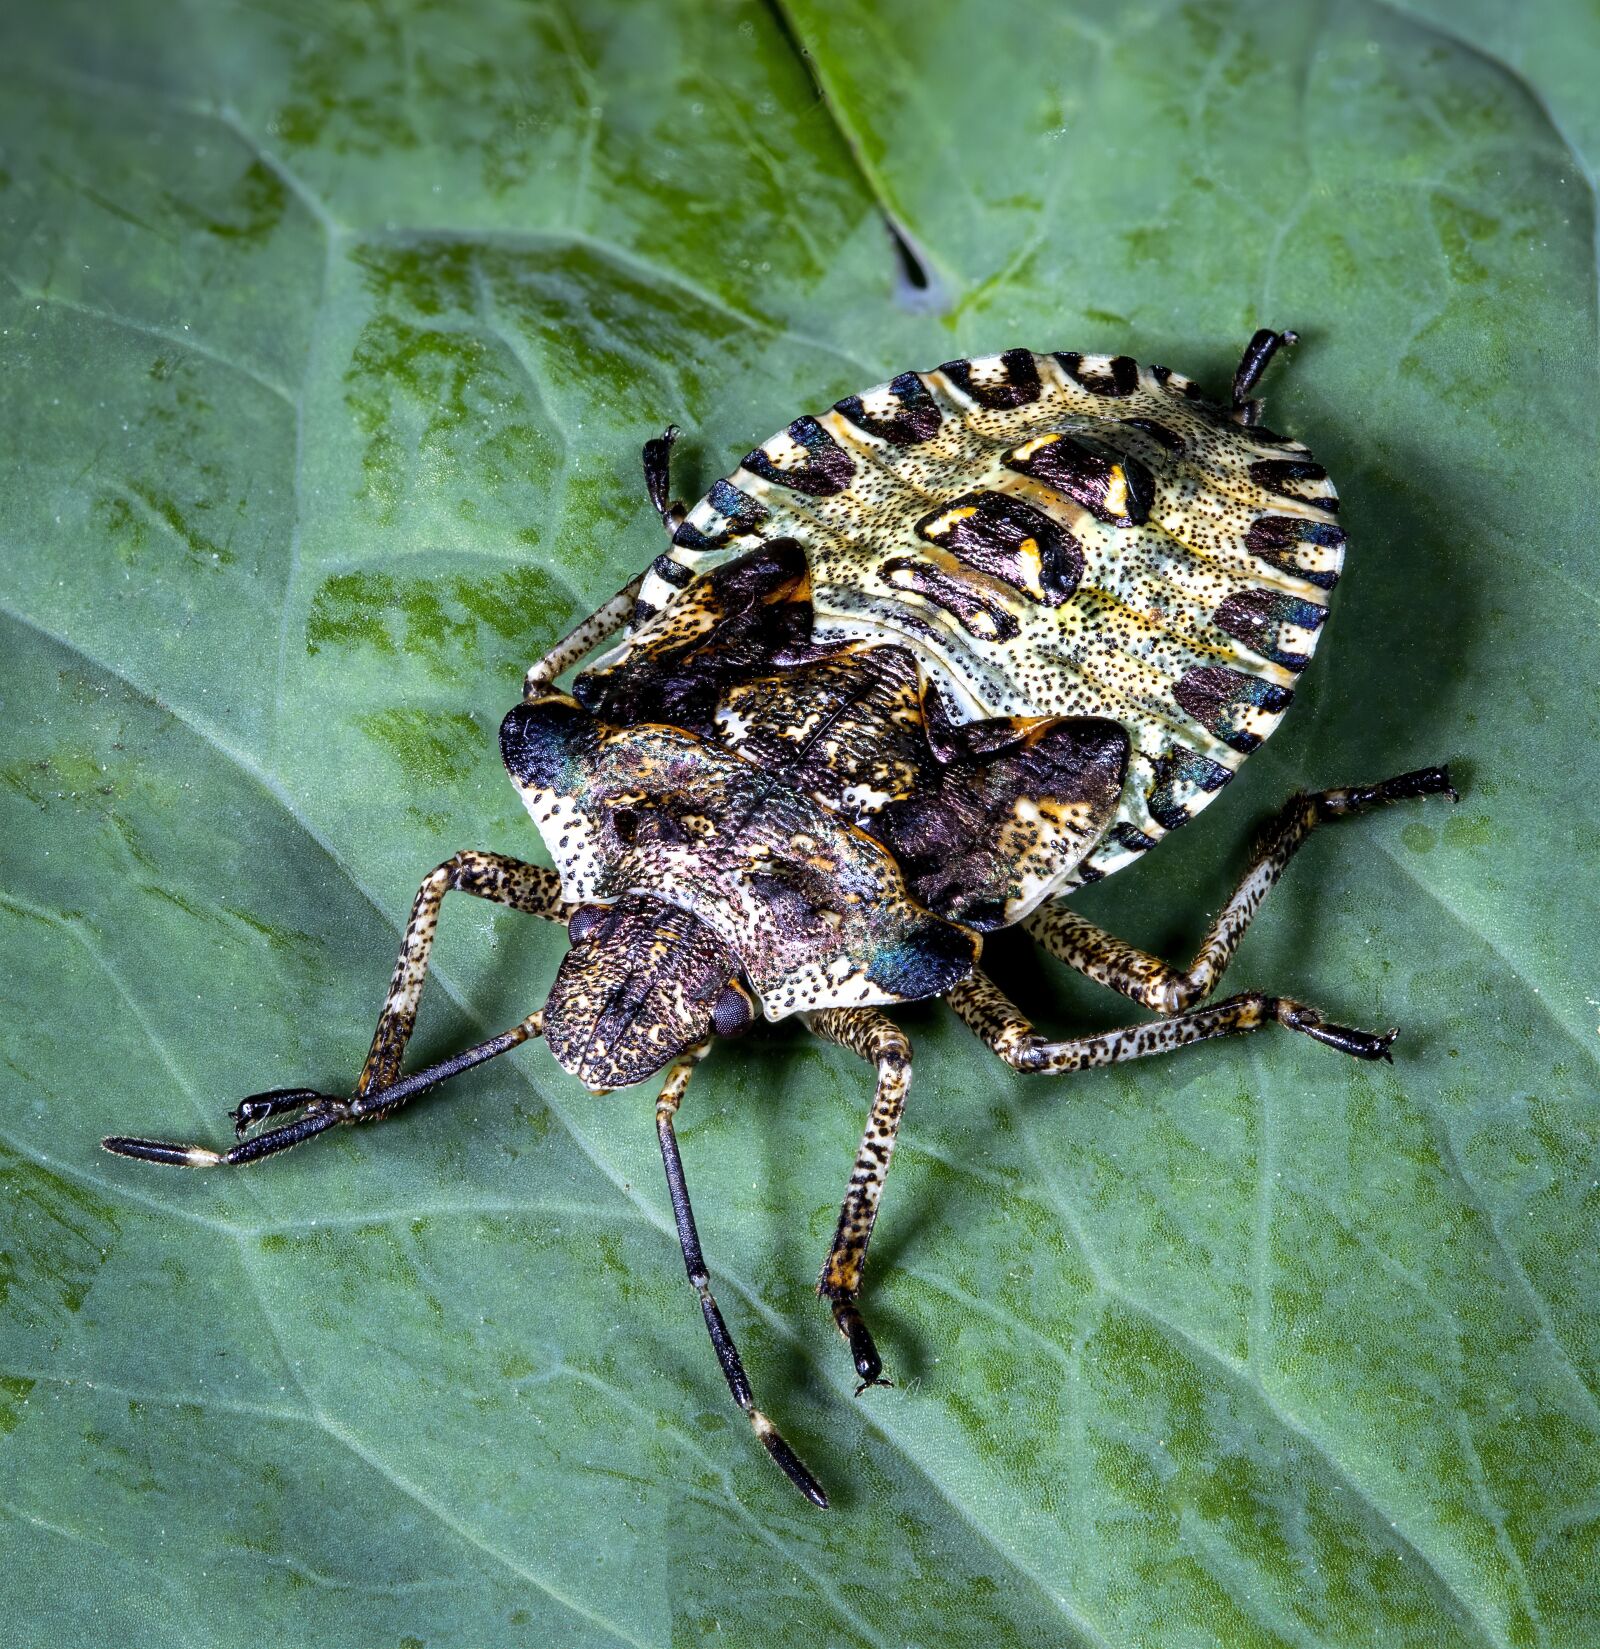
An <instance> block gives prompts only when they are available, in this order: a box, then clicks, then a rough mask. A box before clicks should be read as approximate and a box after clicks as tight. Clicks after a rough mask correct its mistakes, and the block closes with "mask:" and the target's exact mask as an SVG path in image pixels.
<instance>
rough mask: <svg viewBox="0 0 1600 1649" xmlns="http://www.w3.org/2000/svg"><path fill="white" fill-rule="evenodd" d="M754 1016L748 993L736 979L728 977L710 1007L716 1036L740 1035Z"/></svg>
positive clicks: (753, 1007) (753, 1005)
mask: <svg viewBox="0 0 1600 1649" xmlns="http://www.w3.org/2000/svg"><path fill="white" fill-rule="evenodd" d="M755 1016H756V1009H755V1004H754V1003H753V1002H752V1001H751V1000H750V996H749V993H748V992H747V991H746V990H745V989H744V987H743V986H742V985H741V984H739V982H738V981H737V980H735V979H730V980H729V981H728V983H727V984H726V985H724V986H723V987H722V994H721V995H720V996H719V997H718V998H717V1000H716V1003H715V1004H714V1005H713V1007H712V1009H711V1025H712V1028H713V1029H714V1030H715V1031H716V1033H717V1035H718V1036H742V1035H743V1034H744V1033H745V1032H746V1031H747V1030H749V1029H750V1025H751V1022H752V1021H753V1020H754V1019H755Z"/></svg>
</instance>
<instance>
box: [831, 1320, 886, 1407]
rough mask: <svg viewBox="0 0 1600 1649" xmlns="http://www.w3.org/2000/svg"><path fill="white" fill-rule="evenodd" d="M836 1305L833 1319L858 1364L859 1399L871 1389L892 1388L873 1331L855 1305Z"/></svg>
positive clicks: (857, 1391) (852, 1357)
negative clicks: (872, 1387) (884, 1373)
mask: <svg viewBox="0 0 1600 1649" xmlns="http://www.w3.org/2000/svg"><path fill="white" fill-rule="evenodd" d="M832 1303H833V1320H834V1322H835V1323H836V1324H837V1325H838V1328H839V1332H840V1333H841V1334H842V1335H843V1336H844V1337H845V1341H846V1343H847V1344H848V1345H849V1347H850V1361H851V1362H852V1363H854V1364H855V1366H856V1374H857V1375H858V1376H859V1377H860V1380H861V1384H860V1385H859V1386H857V1387H856V1396H857V1397H859V1396H860V1395H861V1394H862V1392H864V1391H866V1390H867V1389H868V1387H870V1386H892V1385H893V1384H894V1381H893V1380H886V1379H884V1377H883V1358H882V1357H880V1356H879V1355H878V1347H877V1342H876V1341H875V1340H874V1339H873V1338H872V1330H871V1329H869V1328H868V1327H867V1325H866V1323H865V1322H864V1321H863V1320H862V1316H861V1313H860V1311H858V1310H857V1309H856V1304H855V1302H854V1301H853V1300H834V1301H833V1302H832Z"/></svg>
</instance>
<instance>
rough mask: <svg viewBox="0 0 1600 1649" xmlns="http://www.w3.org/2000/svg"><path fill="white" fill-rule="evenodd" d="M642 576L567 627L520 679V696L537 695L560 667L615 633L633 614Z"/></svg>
mask: <svg viewBox="0 0 1600 1649" xmlns="http://www.w3.org/2000/svg"><path fill="white" fill-rule="evenodd" d="M644 579H645V575H644V574H643V573H640V574H639V575H638V576H637V577H636V578H630V579H629V580H628V582H627V583H626V584H624V585H623V586H622V588H621V589H620V590H618V591H617V593H616V594H615V595H614V596H612V598H611V599H610V600H609V601H608V602H607V603H606V604H605V605H604V606H603V607H597V608H595V610H594V611H593V612H592V613H590V614H589V616H588V617H587V618H586V619H584V621H583V622H582V623H581V624H576V625H574V626H573V628H572V629H570V630H568V631H567V633H566V634H565V635H564V636H563V637H562V638H561V639H560V641H558V642H557V643H556V644H555V646H554V647H552V648H551V649H550V651H549V652H548V653H546V654H545V655H544V657H543V658H542V659H540V660H539V662H538V663H537V664H534V665H531V666H530V667H529V669H528V673H527V675H526V676H524V677H523V678H522V696H523V698H524V699H536V698H538V697H539V695H540V694H541V693H543V692H544V690H545V689H546V688H547V687H549V685H550V684H551V683H552V682H553V681H554V680H555V679H556V677H557V676H559V675H560V674H561V672H562V671H563V670H566V669H570V668H571V666H572V665H574V664H576V663H577V662H578V660H579V659H581V658H582V657H583V656H584V654H585V653H588V652H591V651H593V649H594V648H596V647H598V646H599V645H600V643H601V642H602V641H604V640H605V639H606V638H607V637H608V636H614V635H615V634H616V633H617V631H618V630H620V629H621V628H622V626H623V625H624V624H626V623H627V622H628V620H629V619H630V618H632V617H633V605H634V602H635V601H637V600H638V598H639V590H640V587H641V586H642V585H643V583H644Z"/></svg>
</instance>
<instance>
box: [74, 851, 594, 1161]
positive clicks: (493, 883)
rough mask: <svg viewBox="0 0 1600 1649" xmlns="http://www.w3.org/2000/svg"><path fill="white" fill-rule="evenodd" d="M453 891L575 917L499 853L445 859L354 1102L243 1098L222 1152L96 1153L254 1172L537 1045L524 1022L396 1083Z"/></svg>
mask: <svg viewBox="0 0 1600 1649" xmlns="http://www.w3.org/2000/svg"><path fill="white" fill-rule="evenodd" d="M456 891H459V892H462V893H474V894H476V895H477V896H478V897H479V898H482V899H492V900H494V901H495V902H496V903H498V904H502V905H508V906H510V907H511V908H512V909H514V910H521V911H525V912H527V913H528V914H529V915H531V916H543V917H546V918H548V919H549V920H550V921H553V922H564V921H568V920H570V918H571V917H572V915H573V914H574V913H575V912H576V910H577V909H578V907H577V906H576V905H573V904H569V903H567V902H566V901H565V900H563V899H562V897H561V880H560V878H559V877H558V876H557V875H556V873H555V872H554V871H553V870H545V869H543V868H542V867H540V866H539V865H529V864H524V863H523V862H522V861H521V860H520V859H510V858H507V857H506V856H505V855H504V854H501V853H480V852H475V851H472V850H470V849H469V850H468V851H466V852H463V853H457V854H455V855H454V856H453V857H452V858H449V859H446V860H445V862H444V863H443V864H442V865H440V866H438V868H437V869H435V870H433V871H432V872H430V873H429V875H428V876H427V877H426V878H425V879H424V881H423V883H422V886H421V887H420V888H418V889H417V897H416V899H415V900H414V901H413V902H412V906H411V918H410V920H409V921H408V922H407V924H406V931H405V936H404V937H403V938H402V939H401V941H400V956H399V959H398V960H397V961H396V963H395V968H394V976H393V978H392V979H391V980H390V982H389V994H388V996H387V998H386V999H385V1001H384V1004H383V1011H382V1013H380V1014H379V1016H378V1026H377V1029H376V1030H375V1031H374V1032H373V1036H372V1046H371V1048H370V1049H369V1050H368V1053H367V1059H366V1063H365V1065H364V1066H363V1067H362V1070H361V1076H360V1078H359V1080H358V1081H357V1083H356V1087H355V1093H354V1095H346V1096H341V1095H337V1094H323V1093H319V1092H317V1091H316V1090H315V1089H314V1088H275V1089H272V1090H271V1091H269V1092H267V1093H262V1094H252V1095H250V1096H249V1098H247V1099H243V1100H241V1101H240V1102H239V1105H238V1107H237V1108H236V1109H235V1110H234V1111H232V1112H231V1113H230V1114H231V1115H232V1117H233V1123H234V1133H235V1134H237V1135H238V1136H239V1138H240V1140H241V1141H242V1142H243V1143H241V1144H240V1145H236V1146H235V1147H234V1148H233V1149H232V1150H231V1151H226V1152H221V1151H212V1150H210V1149H208V1148H207V1147H204V1146H198V1145H195V1146H189V1145H166V1144H163V1143H162V1142H161V1141H159V1140H139V1139H125V1138H122V1137H120V1136H117V1137H114V1138H112V1139H108V1140H105V1141H103V1143H104V1145H105V1147H106V1149H107V1150H108V1151H115V1152H116V1153H117V1154H118V1155H119V1156H125V1157H142V1158H144V1159H145V1160H146V1161H149V1162H170V1163H175V1164H178V1165H180V1166H185V1167H190V1168H209V1167H212V1166H214V1165H216V1164H218V1163H227V1164H237V1163H241V1162H254V1161H256V1160H257V1159H258V1158H260V1157H265V1156H271V1155H273V1154H274V1153H275V1152H277V1151H286V1150H288V1149H289V1147H290V1146H292V1145H298V1144H299V1143H300V1142H301V1141H302V1140H305V1139H310V1138H311V1137H312V1136H313V1135H315V1134H320V1133H321V1132H323V1130H324V1129H326V1128H331V1127H332V1126H333V1125H334V1123H336V1122H378V1121H381V1120H382V1119H383V1118H384V1117H387V1116H391V1115H393V1113H394V1112H395V1111H397V1110H399V1108H400V1107H401V1106H402V1105H404V1104H405V1102H406V1101H407V1100H408V1099H412V1098H414V1097H415V1096H416V1095H417V1094H419V1093H422V1092H423V1091H424V1090H425V1089H428V1088H433V1087H437V1086H438V1084H439V1083H441V1082H445V1081H447V1080H448V1079H449V1078H450V1077H452V1076H456V1075H458V1074H459V1073H460V1072H462V1071H465V1070H470V1069H471V1068H472V1066H474V1065H481V1064H482V1063H483V1061H484V1060H486V1059H493V1058H494V1056H495V1055H496V1054H500V1053H504V1052H505V1051H506V1049H507V1048H514V1047H515V1046H516V1045H517V1044H518V1043H519V1042H525V1041H526V1040H527V1039H528V1038H529V1037H530V1036H537V1035H539V1033H540V1029H541V1027H542V1024H543V1016H542V1014H539V1013H535V1014H530V1015H529V1016H528V1018H526V1019H524V1020H522V1021H521V1023H520V1024H518V1025H516V1026H513V1028H512V1029H511V1030H509V1031H505V1032H503V1033H502V1034H501V1035H499V1036H497V1037H491V1038H490V1039H489V1040H488V1041H487V1042H480V1043H479V1044H478V1045H477V1046H476V1047H473V1048H468V1049H466V1050H465V1052H463V1053H459V1054H456V1055H455V1056H454V1057H453V1058H451V1059H446V1060H443V1061H441V1062H440V1063H439V1064H437V1065H432V1066H429V1067H428V1069H427V1070H425V1071H418V1072H416V1073H415V1074H414V1075H413V1076H408V1077H406V1078H404V1079H403V1080H402V1078H401V1076H400V1064H401V1061H402V1060H403V1059H404V1057H405V1051H406V1044H407V1043H408V1042H409V1041H410V1040H411V1032H412V1030H413V1028H414V1027H415V1025H416V1022H417V1004H418V1002H419V1001H420V1000H421V997H422V985H423V981H424V979H425V978H426V977H427V972H428V953H429V951H430V950H431V949H432V948H433V938H434V934H435V932H436V931H437V929H438V926H439V907H440V905H442V904H443V902H444V896H445V894H447V893H451V892H456ZM291 1112H295V1113H299V1114H298V1115H297V1116H296V1117H295V1120H294V1121H293V1122H287V1123H284V1124H282V1125H281V1126H279V1127H277V1128H270V1129H268V1130H267V1131H266V1132H265V1133H260V1134H256V1135H255V1136H254V1137H253V1138H251V1139H248V1140H246V1139H245V1138H244V1136H245V1134H246V1133H247V1132H248V1131H249V1130H250V1129H252V1128H254V1127H256V1126H257V1125H258V1124H260V1123H263V1122H268V1121H271V1119H272V1118H274V1117H280V1116H286V1115H288V1114H290V1113H291Z"/></svg>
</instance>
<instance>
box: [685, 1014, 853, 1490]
mask: <svg viewBox="0 0 1600 1649" xmlns="http://www.w3.org/2000/svg"><path fill="white" fill-rule="evenodd" d="M705 1051H706V1045H702V1046H701V1047H699V1048H697V1049H695V1050H693V1052H691V1053H690V1054H689V1055H688V1056H687V1057H685V1058H683V1059H680V1060H679V1061H678V1062H677V1064H675V1065H674V1066H673V1067H672V1069H671V1070H670V1071H669V1072H668V1073H667V1080H666V1084H665V1086H664V1087H663V1088H662V1090H661V1097H660V1098H659V1099H658V1100H657V1101H656V1136H657V1138H658V1139H659V1140H660V1141H661V1161H662V1164H663V1165H664V1166H665V1168H666V1170H667V1192H668V1195H669V1196H671V1198H672V1216H673V1218H674V1219H675V1220H676V1221H677V1224H678V1242H679V1244H680V1245H681V1246H682V1248H683V1265H684V1269H685V1270H686V1271H687V1272H688V1273H689V1281H690V1282H691V1283H692V1284H693V1285H694V1291H695V1293H696V1294H698V1295H699V1296H700V1311H701V1314H702V1315H703V1316H704V1317H705V1320H706V1332H707V1333H708V1334H709V1335H710V1336H711V1347H712V1349H713V1350H714V1351H715V1352H716V1354H717V1361H718V1362H719V1363H720V1364H721V1365H722V1373H723V1377H724V1378H725V1379H726V1380H727V1382H728V1390H729V1391H730V1392H732V1393H733V1400H734V1402H736V1403H737V1404H738V1405H739V1407H740V1408H741V1409H742V1410H743V1411H744V1415H745V1418H746V1419H747V1420H748V1421H749V1422H750V1426H751V1429H752V1430H753V1431H754V1432H755V1434H756V1436H757V1438H758V1439H759V1440H760V1442H761V1446H762V1447H763V1448H764V1449H765V1450H766V1451H767V1453H768V1454H770V1455H771V1456H772V1458H773V1459H774V1460H775V1461H777V1463H778V1465H779V1466H780V1467H781V1468H782V1470H783V1474H784V1476H786V1477H787V1478H788V1479H789V1481H790V1482H791V1483H793V1484H794V1486H795V1487H796V1488H797V1489H798V1490H799V1491H800V1492H801V1494H803V1495H804V1496H805V1497H806V1499H807V1500H809V1501H810V1502H811V1503H812V1504H813V1505H814V1506H823V1507H826V1506H827V1504H828V1497H827V1495H826V1494H824V1493H823V1492H822V1485H821V1484H820V1483H818V1482H817V1480H816V1478H814V1477H813V1476H812V1475H811V1473H810V1471H809V1470H808V1469H807V1467H806V1464H805V1462H804V1461H803V1460H802V1459H801V1458H800V1456H799V1455H798V1454H796V1453H795V1452H794V1450H793V1449H792V1448H790V1447H789V1445H788V1444H787V1443H786V1442H785V1441H784V1440H783V1438H782V1436H781V1435H780V1434H779V1432H778V1428H777V1427H776V1426H774V1425H773V1423H772V1422H771V1421H770V1420H769V1419H768V1418H767V1417H766V1415H764V1414H763V1413H762V1412H761V1410H760V1409H758V1408H757V1407H756V1406H755V1402H754V1400H753V1398H752V1397H751V1394H750V1376H749V1375H748V1374H746V1373H745V1371H744V1363H743V1362H742V1361H741V1359H740V1357H739V1348H738V1347H737V1346H736V1345H735V1344H734V1343H733V1336H732V1335H731V1334H730V1333H729V1332H728V1325H727V1324H726V1323H725V1322H723V1320H722V1312H721V1311H720V1310H719V1309H718V1307H717V1302H716V1299H715V1297H714V1296H713V1295H712V1292H711V1276H710V1273H709V1272H708V1271H707V1270H706V1257H705V1255H704V1254H703V1253H702V1252H701V1250H700V1234H699V1232H698V1231H696V1230H695V1225H694V1209H693V1208H692V1207H691V1206H690V1204H689V1187H688V1184H687V1182H686V1181H685V1180H684V1177H683V1158H682V1157H681V1156H679V1154H678V1136H677V1134H676V1133H675V1132H674V1131H673V1126H672V1119H673V1118H674V1117H675V1116H676V1115H677V1112H678V1106H679V1104H680V1102H681V1101H682V1099H683V1093H684V1090H685V1089H686V1088H687V1087H688V1086H689V1078H690V1077H691V1076H692V1075H693V1074H694V1068H695V1066H696V1065H697V1064H698V1063H699V1061H700V1059H701V1057H702V1056H703V1055H704V1053H705Z"/></svg>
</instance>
